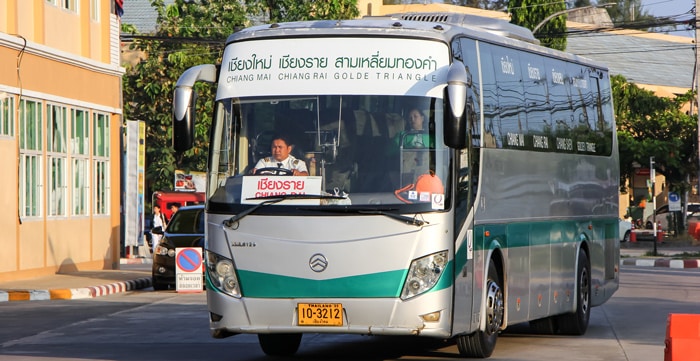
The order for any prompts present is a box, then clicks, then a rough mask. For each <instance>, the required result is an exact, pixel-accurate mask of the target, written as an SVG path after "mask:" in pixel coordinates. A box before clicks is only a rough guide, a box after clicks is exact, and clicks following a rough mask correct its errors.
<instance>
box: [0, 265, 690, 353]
mask: <svg viewBox="0 0 700 361" xmlns="http://www.w3.org/2000/svg"><path fill="white" fill-rule="evenodd" d="M699 272H700V271H699V270H698V269H671V268H645V267H628V266H623V267H622V274H621V284H622V287H621V289H620V290H619V291H618V292H617V293H616V295H615V296H614V297H613V298H612V299H611V300H610V301H609V302H608V303H607V304H605V305H604V306H602V307H598V308H594V309H593V312H592V317H591V324H590V327H589V330H588V332H587V333H586V335H585V336H583V337H569V336H539V335H533V334H532V333H530V332H529V329H528V328H527V327H526V325H518V326H515V327H512V328H509V330H508V331H507V332H506V333H504V334H502V335H501V337H500V339H499V341H498V345H497V347H496V351H495V352H494V355H493V356H492V357H491V360H503V361H505V360H508V361H515V360H518V361H525V360H532V361H535V360H536V361H547V360H557V361H560V360H562V359H565V360H586V361H590V360H606V361H647V360H649V361H651V360H654V361H656V360H662V359H663V351H664V341H665V332H666V321H667V317H668V314H669V313H694V312H696V311H697V308H698V302H697V300H699V299H700V277H698V276H699V274H698V273H699ZM0 325H2V327H0V360H2V361H5V360H13V361H15V360H19V361H25V360H29V361H45V360H51V361H61V360H75V359H81V360H83V361H90V360H125V361H131V360H154V361H156V360H170V361H178V360H188V361H189V360H216V361H221V360H232V361H238V360H240V361H253V360H255V361H257V360H263V359H271V358H267V357H265V355H264V354H263V353H262V351H261V350H260V348H259V346H258V343H257V338H256V336H254V335H238V336H235V337H231V338H227V339H223V340H215V339H212V338H210V337H209V333H208V329H207V327H208V323H207V313H206V305H205V295H204V294H178V293H175V292H172V291H169V292H154V291H152V289H146V290H140V291H131V292H124V293H119V294H113V295H108V296H103V297H97V298H92V299H85V300H53V301H32V302H5V303H0ZM457 358H458V357H457V348H456V346H455V345H454V344H453V343H451V342H443V341H440V340H426V339H407V338H391V337H365V336H348V335H307V336H305V337H304V339H303V341H302V346H301V348H300V350H299V353H298V354H297V357H295V358H294V360H344V361H345V360H376V361H380V360H397V359H401V360H445V361H452V360H455V359H457Z"/></svg>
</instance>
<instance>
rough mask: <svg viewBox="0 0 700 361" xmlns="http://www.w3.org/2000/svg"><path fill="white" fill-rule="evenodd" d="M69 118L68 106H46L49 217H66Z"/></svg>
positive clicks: (47, 201) (47, 200)
mask: <svg viewBox="0 0 700 361" xmlns="http://www.w3.org/2000/svg"><path fill="white" fill-rule="evenodd" d="M67 118H68V108H67V107H66V106H63V105H58V104H46V166H47V171H46V177H47V179H46V184H47V187H46V193H47V194H46V203H47V216H49V217H51V216H65V215H66V208H67V200H68V186H67V184H66V179H67V177H66V175H67V168H66V167H67V164H68V151H67V147H66V144H67V143H66V142H67Z"/></svg>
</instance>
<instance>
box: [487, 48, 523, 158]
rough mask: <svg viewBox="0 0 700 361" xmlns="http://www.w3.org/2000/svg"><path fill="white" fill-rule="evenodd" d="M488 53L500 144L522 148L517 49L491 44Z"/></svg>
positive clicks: (520, 82) (520, 84)
mask: <svg viewBox="0 0 700 361" xmlns="http://www.w3.org/2000/svg"><path fill="white" fill-rule="evenodd" d="M491 55H492V59H491V61H492V62H493V64H494V71H495V75H496V84H497V85H496V87H497V94H498V114H499V116H500V120H501V135H502V136H503V137H504V139H503V140H502V141H503V144H504V146H506V147H508V148H524V147H525V146H526V144H525V142H526V140H525V138H526V137H525V134H526V133H527V119H526V118H525V112H524V103H523V97H524V94H523V77H522V66H521V65H520V58H519V56H518V52H516V51H513V50H512V49H508V48H502V47H494V48H493V49H492V54H491Z"/></svg>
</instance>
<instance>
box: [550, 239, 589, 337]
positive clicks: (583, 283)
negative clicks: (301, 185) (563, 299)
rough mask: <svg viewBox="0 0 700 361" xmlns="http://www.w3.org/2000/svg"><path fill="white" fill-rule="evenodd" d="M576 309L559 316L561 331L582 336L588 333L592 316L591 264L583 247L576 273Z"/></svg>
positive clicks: (558, 322)
mask: <svg viewBox="0 0 700 361" xmlns="http://www.w3.org/2000/svg"><path fill="white" fill-rule="evenodd" d="M576 279H577V284H576V311H575V312H573V313H569V314H565V315H561V316H559V317H558V320H557V324H558V325H559V332H560V333H562V334H565V335H576V336H580V335H583V334H584V333H586V329H588V321H589V320H590V318H591V265H590V263H589V262H588V256H586V252H584V251H583V250H582V249H580V250H579V251H578V267H577V274H576Z"/></svg>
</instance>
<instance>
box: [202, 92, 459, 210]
mask: <svg viewBox="0 0 700 361" xmlns="http://www.w3.org/2000/svg"><path fill="white" fill-rule="evenodd" d="M442 119H443V103H442V99H438V98H430V97H419V96H379V95H318V96H309V95H304V96H302V97H247V98H233V99H231V98H228V99H223V100H220V101H219V102H218V103H217V112H216V116H215V119H214V120H213V122H212V127H213V131H212V142H211V149H210V152H211V157H210V166H209V172H210V174H209V178H208V179H209V185H208V187H209V189H208V194H209V196H210V198H209V202H208V204H209V209H210V212H217V211H218V212H222V213H223V212H229V211H241V209H242V207H251V206H252V205H255V204H260V203H262V202H264V201H266V200H269V199H270V197H278V198H279V197H283V198H284V196H287V195H289V196H290V197H289V199H285V200H284V201H280V202H274V203H273V204H274V205H275V208H276V207H277V206H281V207H284V206H289V205H294V206H299V205H304V206H318V207H338V206H342V207H360V208H363V209H366V208H368V207H374V208H372V209H379V210H387V209H391V210H392V211H397V212H402V211H405V212H423V211H434V210H443V209H445V208H446V207H447V206H448V205H446V204H445V199H447V198H448V197H446V195H447V194H448V193H449V183H450V182H448V181H447V180H448V179H449V164H450V159H449V157H450V153H449V152H448V150H447V147H446V146H445V145H444V144H443V135H442V126H441V123H442ZM292 195H294V196H295V197H291V196H292ZM296 195H304V197H298V196H296ZM316 196H318V197H316ZM266 208H268V207H266ZM270 208H272V207H270ZM296 208H298V207H296ZM296 208H295V209H296ZM305 209H307V208H306V207H305Z"/></svg>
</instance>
